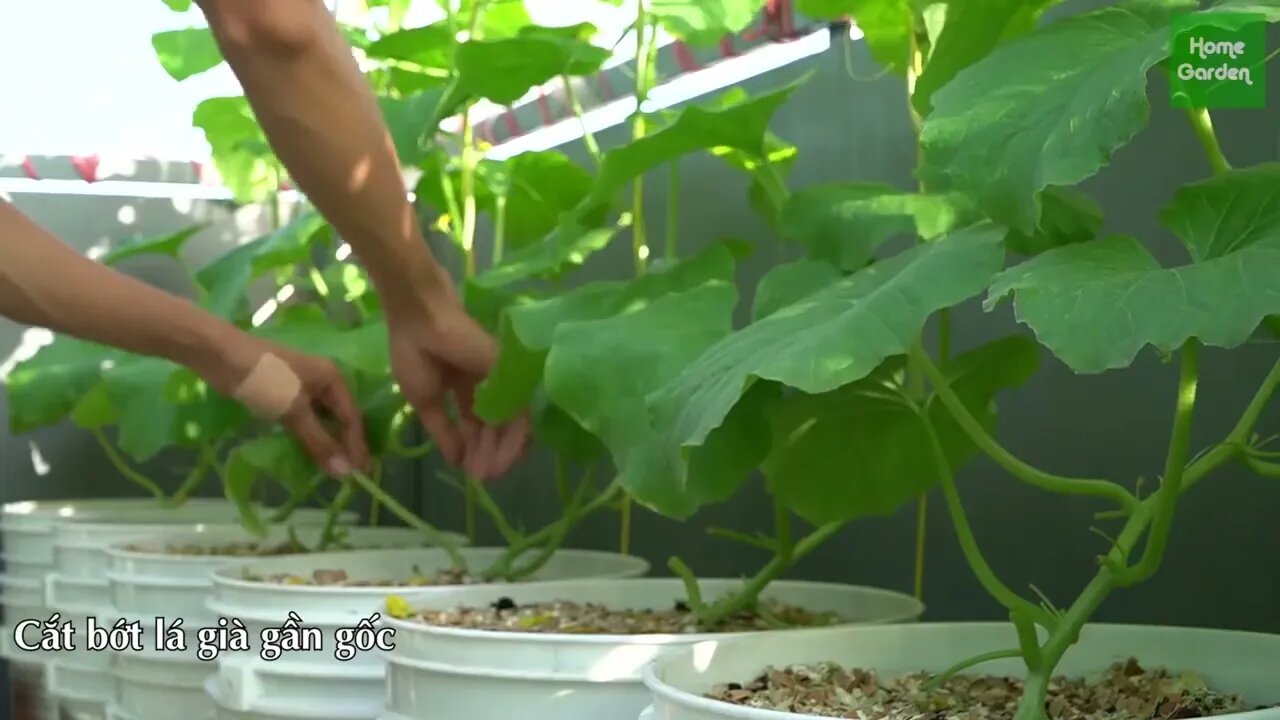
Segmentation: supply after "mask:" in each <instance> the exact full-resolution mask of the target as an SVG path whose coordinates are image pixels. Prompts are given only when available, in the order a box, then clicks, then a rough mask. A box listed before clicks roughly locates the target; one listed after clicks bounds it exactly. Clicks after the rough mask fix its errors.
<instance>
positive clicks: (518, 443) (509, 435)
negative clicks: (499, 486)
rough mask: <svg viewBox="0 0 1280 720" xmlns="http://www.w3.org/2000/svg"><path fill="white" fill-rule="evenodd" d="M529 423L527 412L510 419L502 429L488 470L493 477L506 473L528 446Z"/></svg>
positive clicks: (522, 455)
mask: <svg viewBox="0 0 1280 720" xmlns="http://www.w3.org/2000/svg"><path fill="white" fill-rule="evenodd" d="M530 424H531V421H530V419H529V414H528V413H523V414H521V415H520V417H518V418H516V419H515V420H512V421H511V422H510V423H508V424H507V425H506V426H505V427H504V428H503V429H502V436H501V438H500V440H499V442H498V447H497V450H495V451H494V456H493V465H492V467H491V468H490V472H491V473H492V474H493V477H495V478H496V477H500V476H502V475H506V474H507V472H508V471H509V470H511V467H512V466H513V465H515V464H516V463H517V462H518V461H519V460H520V458H522V457H524V454H525V452H526V451H527V450H528V448H529V435H530V432H529V430H530Z"/></svg>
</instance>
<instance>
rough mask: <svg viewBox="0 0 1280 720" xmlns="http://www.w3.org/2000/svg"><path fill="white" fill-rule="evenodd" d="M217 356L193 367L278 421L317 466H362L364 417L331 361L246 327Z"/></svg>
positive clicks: (346, 470)
mask: <svg viewBox="0 0 1280 720" xmlns="http://www.w3.org/2000/svg"><path fill="white" fill-rule="evenodd" d="M220 360H221V361H220V362H218V363H216V365H215V366H213V367H210V368H206V369H203V371H201V370H200V369H197V372H200V374H201V375H202V376H204V378H205V380H206V381H207V382H208V383H209V384H210V385H212V386H213V387H214V388H215V389H217V390H219V391H220V392H223V393H224V394H226V395H228V396H230V397H233V398H234V399H236V400H237V401H239V402H240V403H242V404H243V405H245V406H246V407H247V408H249V410H251V411H253V412H254V413H255V414H257V415H258V416H259V417H261V418H263V419H264V420H268V421H272V422H278V423H280V424H281V425H282V426H284V428H285V429H286V430H288V431H289V432H290V433H292V434H293V436H294V437H295V438H297V440H298V442H299V443H300V444H301V445H302V447H303V449H304V450H305V451H306V452H307V454H308V455H309V456H311V459H312V460H313V461H314V462H315V463H316V465H317V466H318V467H320V468H322V469H323V470H324V471H325V472H327V473H329V474H330V475H332V476H333V477H342V476H344V475H348V474H350V473H351V472H352V471H355V470H362V471H363V470H367V469H368V467H369V448H368V445H367V444H366V442H365V434H364V419H363V417H362V416H361V414H360V408H359V406H358V405H357V404H356V402H355V399H354V398H353V397H352V395H351V391H350V390H349V389H348V388H347V384H346V380H345V379H344V378H343V376H342V373H341V372H340V371H339V370H338V366H337V365H335V364H334V363H333V362H331V361H330V360H327V359H325V358H322V357H317V356H314V355H309V354H306V353H303V352H300V351H297V350H294V349H292V348H287V347H284V346H282V345H278V344H275V343H271V342H267V341H265V340H262V339H261V338H256V337H253V336H251V335H248V334H247V333H239V334H238V335H237V336H235V337H234V338H231V339H229V341H228V343H227V344H226V345H224V346H223V348H222V352H221V353H220ZM326 421H329V422H330V423H332V424H333V425H335V426H336V429H334V430H332V431H331V430H330V429H329V426H328V425H326Z"/></svg>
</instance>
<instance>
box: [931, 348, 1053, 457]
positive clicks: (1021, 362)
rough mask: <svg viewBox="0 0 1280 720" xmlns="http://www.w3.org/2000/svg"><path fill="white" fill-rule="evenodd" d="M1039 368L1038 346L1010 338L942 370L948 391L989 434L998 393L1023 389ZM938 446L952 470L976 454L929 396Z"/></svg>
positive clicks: (966, 437) (944, 410) (963, 356)
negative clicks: (939, 445) (954, 395)
mask: <svg viewBox="0 0 1280 720" xmlns="http://www.w3.org/2000/svg"><path fill="white" fill-rule="evenodd" d="M1039 367H1040V346H1039V345H1037V344H1036V343H1035V341H1033V340H1031V339H1030V338H1025V337H1018V336H1012V337H1007V338H1001V339H999V340H995V341H992V342H990V343H987V344H986V345H982V346H980V347H978V348H975V349H973V350H970V351H969V352H966V353H963V354H961V355H957V356H956V357H954V358H952V359H951V361H950V362H948V363H947V365H946V367H945V368H943V370H944V374H945V375H946V376H947V380H948V384H949V385H950V386H951V390H952V391H953V392H954V393H955V394H956V396H957V397H959V398H960V401H961V402H962V403H964V406H965V408H967V409H968V410H969V413H970V414H972V415H973V416H974V417H975V418H976V419H977V420H978V422H980V423H981V424H982V426H983V427H984V428H986V430H987V433H988V434H994V433H995V429H996V406H995V397H996V395H997V394H998V393H999V392H1000V391H1001V390H1009V389H1012V388H1015V387H1019V386H1021V385H1024V384H1026V383H1027V381H1029V380H1030V379H1031V378H1032V377H1033V376H1034V375H1035V373H1036V370H1038V369H1039ZM925 411H926V412H927V413H928V417H929V419H930V421H932V422H933V427H934V429H935V430H936V431H937V433H938V442H939V444H941V445H942V449H943V452H944V453H946V456H947V460H948V462H949V463H950V465H951V468H952V470H959V469H960V467H961V466H962V465H964V464H965V463H966V462H968V461H969V460H970V459H972V458H973V457H974V456H975V455H977V454H978V452H979V451H978V447H977V446H976V445H974V444H973V441H972V440H970V439H969V435H968V433H966V432H965V431H964V430H961V429H960V426H959V425H958V424H956V421H955V419H954V418H953V417H952V415H951V412H950V411H948V410H947V408H946V407H945V406H944V405H943V404H942V401H940V400H938V398H937V396H936V395H934V396H931V397H930V398H929V401H928V402H927V403H926V405H925Z"/></svg>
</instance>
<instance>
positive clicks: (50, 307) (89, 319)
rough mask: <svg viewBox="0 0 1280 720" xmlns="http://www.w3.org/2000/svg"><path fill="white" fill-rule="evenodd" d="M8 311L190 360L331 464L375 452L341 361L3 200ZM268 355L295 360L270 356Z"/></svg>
mask: <svg viewBox="0 0 1280 720" xmlns="http://www.w3.org/2000/svg"><path fill="white" fill-rule="evenodd" d="M0 316H4V317H7V318H10V319H12V320H15V321H17V322H20V323H23V324H28V325H35V326H38V327H44V328H48V329H49V330H53V331H55V332H59V333H63V334H66V335H70V336H72V337H76V338H79V339H82V340H87V341H90V342H96V343H99V344H102V345H108V346H111V347H115V348H119V349H121V350H124V351H126V352H131V353H135V354H138V355H147V356H152V357H159V358H164V359H167V360H170V361H172V362H174V363H177V364H179V365H183V366H185V367H188V368H190V369H191V370H192V371H193V372H195V373H196V374H197V375H199V376H200V377H201V378H203V379H204V380H205V381H206V382H208V383H209V385H210V386H211V387H213V388H214V389H215V390H217V391H218V392H221V393H223V394H225V395H228V396H232V397H235V398H236V399H237V400H240V401H241V402H242V403H244V404H245V405H247V406H249V407H250V408H251V409H255V410H257V411H259V412H273V413H274V414H275V415H276V416H277V417H273V418H271V419H272V420H277V419H278V420H279V421H280V422H281V423H282V424H284V425H285V426H286V427H288V428H289V429H290V430H291V431H293V432H294V434H295V435H297V436H298V438H299V440H300V441H301V442H302V444H303V445H304V446H305V447H306V448H307V450H308V452H310V453H311V455H312V457H313V458H315V460H316V461H317V462H318V463H321V466H322V467H328V466H330V465H332V464H333V463H334V462H335V461H345V462H347V464H348V465H350V464H353V463H354V464H356V465H361V466H362V465H363V464H364V463H366V462H367V456H368V451H367V449H365V443H364V437H363V432H364V430H363V425H362V423H361V418H360V416H359V413H358V412H357V411H356V410H355V406H354V402H353V401H352V400H351V399H350V395H349V393H348V392H347V390H346V387H345V384H344V383H343V381H342V376H341V374H340V373H339V372H338V371H337V369H336V368H335V367H334V366H333V365H332V363H329V362H327V361H325V360H322V359H320V358H314V357H311V356H309V355H305V354H303V353H299V352H297V351H294V350H290V349H288V348H282V347H279V346H276V345H273V344H270V343H267V342H265V341H263V340H261V339H259V338H255V337H253V336H251V335H249V334H248V333H245V332H243V331H241V330H240V329H239V328H236V327H235V326H234V325H231V324H230V323H227V322H225V321H223V320H222V319H220V318H218V317H217V316H215V315H212V314H210V313H208V312H205V311H204V310H202V309H201V308H200V307H198V306H196V305H195V304H194V303H191V302H189V301H187V300H184V299H182V298H179V297H176V296H174V295H170V294H168V293H166V292H164V291H162V290H160V289H158V288H155V287H152V286H151V285H148V284H146V283H144V282H141V281H139V280H135V279H133V278H131V277H129V276H127V275H124V274H123V273H119V272H116V271H115V270H113V269H111V268H108V267H106V266H103V265H101V264H99V263H96V262H94V261H93V260H90V259H88V258H86V257H84V256H82V255H80V254H79V253H77V252H76V251H75V250H73V249H72V248H71V247H70V246H68V245H66V244H65V243H63V242H62V241H60V240H58V239H57V238H56V237H54V236H53V235H52V234H50V233H49V232H48V231H46V230H44V229H43V228H41V227H40V226H39V225H37V224H36V223H35V222H33V221H32V220H31V219H30V218H28V217H27V216H25V215H24V214H23V213H22V212H20V211H19V210H18V209H17V208H16V207H14V206H13V205H12V204H10V203H7V202H4V201H0ZM269 355H271V356H275V357H277V358H280V359H281V360H283V361H284V364H285V366H286V367H287V368H288V369H287V370H284V369H283V368H280V366H279V364H278V363H276V364H275V368H274V369H273V368H272V363H271V362H269V361H268V362H267V363H264V362H263V358H264V357H267V356H269ZM259 368H262V370H260V371H259V372H256V373H255V370H258V369H259ZM251 377H252V378H253V381H252V382H249V383H247V384H246V381H247V380H248V379H250V378H251ZM282 387H284V388H288V392H290V393H292V396H290V397H285V398H283V400H282V401H281V402H284V403H287V404H288V407H287V408H280V409H279V410H277V411H272V410H270V409H269V408H268V407H267V405H269V404H270V402H271V401H273V400H275V399H276V398H275V397H273V396H278V395H279V392H280V390H281V388H282ZM322 409H323V410H327V411H328V412H330V413H331V414H333V415H334V416H335V417H336V419H337V420H338V421H339V422H340V423H341V424H342V425H343V429H342V431H341V435H340V439H338V438H334V437H332V436H331V435H330V434H329V432H328V431H327V430H325V429H324V427H323V425H322V424H321V423H320V420H319V417H318V412H317V411H319V410H322Z"/></svg>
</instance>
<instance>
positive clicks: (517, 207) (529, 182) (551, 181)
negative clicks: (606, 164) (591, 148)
mask: <svg viewBox="0 0 1280 720" xmlns="http://www.w3.org/2000/svg"><path fill="white" fill-rule="evenodd" d="M508 165H509V168H508V173H509V178H510V180H509V181H510V190H509V192H508V194H507V208H506V223H505V225H504V227H505V229H506V233H505V235H504V240H505V242H506V244H507V246H508V247H510V248H512V249H519V248H522V247H525V246H527V245H529V244H530V243H532V242H534V241H535V240H538V239H541V238H542V237H544V236H546V234H547V233H549V232H551V231H552V230H554V229H555V228H556V226H557V225H558V224H559V222H560V218H561V217H562V216H563V215H564V214H565V213H568V212H571V211H572V210H574V208H576V207H577V206H578V204H579V203H581V202H582V200H583V198H585V197H586V196H587V194H588V193H590V191H591V186H592V177H591V174H590V173H589V172H587V171H586V170H585V169H584V168H583V167H582V166H581V165H579V164H577V163H576V162H574V161H573V160H572V159H570V158H569V156H567V155H565V154H564V153H561V152H557V151H554V150H547V151H543V152H524V153H520V154H519V155H517V156H515V157H513V158H511V160H509V161H508ZM607 209H608V207H607V206H605V205H599V206H596V207H595V208H593V212H591V213H588V214H587V216H586V217H585V218H584V223H585V224H586V226H587V227H598V226H599V225H600V224H602V223H603V222H604V220H605V212H606V211H607Z"/></svg>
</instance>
